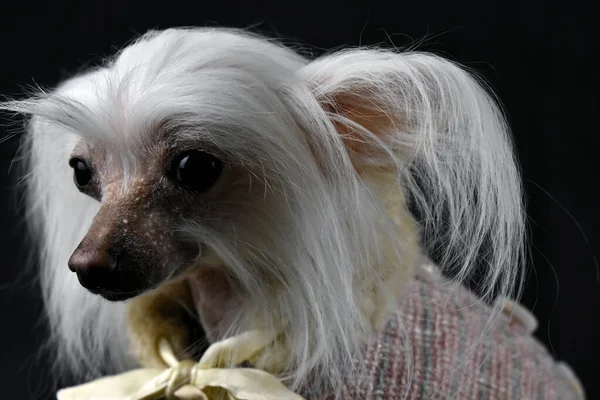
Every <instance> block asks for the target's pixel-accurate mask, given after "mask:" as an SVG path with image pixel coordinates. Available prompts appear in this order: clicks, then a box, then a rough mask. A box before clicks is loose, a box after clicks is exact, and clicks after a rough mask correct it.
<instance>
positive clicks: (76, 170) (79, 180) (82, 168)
mask: <svg viewBox="0 0 600 400" xmlns="http://www.w3.org/2000/svg"><path fill="white" fill-rule="evenodd" d="M69 165H70V166H71V168H73V179H74V180H75V185H77V187H78V188H79V189H80V190H83V189H85V188H86V187H87V186H88V185H89V184H90V182H91V181H92V169H91V168H90V167H89V165H87V163H86V162H85V161H84V160H82V159H81V158H71V160H69Z"/></svg>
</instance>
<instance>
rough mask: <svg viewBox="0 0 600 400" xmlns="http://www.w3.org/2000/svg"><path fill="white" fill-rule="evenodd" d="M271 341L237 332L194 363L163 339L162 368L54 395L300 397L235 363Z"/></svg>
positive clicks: (104, 399) (148, 399) (182, 399)
mask: <svg viewBox="0 0 600 400" xmlns="http://www.w3.org/2000/svg"><path fill="white" fill-rule="evenodd" d="M270 343H271V340H270V339H268V336H267V335H266V334H264V333H263V332H260V331H251V332H246V333H243V334H241V335H239V336H235V337H232V338H229V339H226V340H223V341H221V342H217V343H215V344H213V345H212V346H210V347H209V348H208V350H207V351H206V352H205V353H204V355H203V356H202V358H201V359H200V361H199V362H198V363H195V362H194V361H191V360H184V361H179V360H177V358H176V357H175V354H174V352H173V350H172V348H171V346H170V345H169V343H168V342H167V341H166V340H161V341H160V342H159V354H160V356H161V357H162V359H163V360H164V362H165V363H166V364H167V365H168V366H169V368H167V369H165V370H160V369H152V368H141V369H136V370H133V371H129V372H126V373H123V374H121V375H115V376H110V377H107V378H102V379H98V380H96V381H93V382H90V383H87V384H84V385H80V386H75V387H71V388H67V389H63V390H60V391H59V392H58V394H57V398H58V400H158V399H167V400H217V399H219V400H220V399H227V400H304V399H303V398H302V397H301V396H299V395H297V394H295V393H293V392H292V391H290V390H289V389H288V388H286V387H285V386H284V385H283V384H282V383H281V382H280V381H279V380H278V379H277V378H276V377H275V376H273V375H271V374H269V373H267V372H265V371H262V370H258V369H255V368H224V367H223V366H224V365H225V363H229V365H240V364H242V363H243V362H244V361H248V360H250V359H252V358H253V357H254V356H256V355H257V354H258V353H259V352H261V351H262V350H263V349H264V348H265V347H266V346H267V345H269V344H270Z"/></svg>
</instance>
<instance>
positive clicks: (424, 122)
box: [302, 49, 525, 299]
mask: <svg viewBox="0 0 600 400" xmlns="http://www.w3.org/2000/svg"><path fill="white" fill-rule="evenodd" d="M302 74H303V76H305V79H306V80H307V81H308V82H309V83H310V84H311V86H312V89H313V92H314V93H315V96H316V97H317V99H318V100H319V101H320V102H321V103H323V104H326V105H327V106H329V109H330V110H331V111H330V112H329V115H330V118H331V119H332V120H333V121H335V122H336V123H338V124H341V125H346V126H349V127H352V128H353V129H352V130H353V132H354V134H355V135H354V137H351V138H350V140H354V141H357V142H359V143H360V145H359V146H355V148H356V147H358V148H363V149H366V151H364V152H363V154H359V156H358V158H359V162H363V163H375V164H387V165H395V166H396V167H397V170H398V172H399V173H400V175H399V176H400V180H399V183H400V184H401V185H402V186H404V187H405V189H406V190H407V194H408V195H409V196H410V198H411V200H412V205H413V206H414V207H415V209H416V210H417V211H418V212H417V214H418V216H419V221H418V222H419V223H420V225H421V228H422V234H423V238H424V243H423V244H424V246H426V248H427V249H428V250H429V251H430V252H435V255H436V258H437V259H438V260H440V261H439V262H440V265H441V266H442V268H445V269H446V272H447V273H448V275H450V276H452V277H453V278H454V279H455V281H456V282H465V281H467V280H470V279H473V274H474V272H476V269H477V267H478V266H479V267H481V266H483V271H484V273H483V276H482V279H481V281H480V282H481V283H480V286H479V288H478V289H479V293H480V295H482V297H483V298H484V299H492V298H494V297H495V296H497V295H500V294H503V295H514V296H518V295H519V293H520V286H521V281H522V279H523V274H522V266H523V265H522V263H523V260H524V239H525V221H524V206H523V199H522V187H521V180H520V173H519V170H518V167H517V162H516V159H515V153H514V150H513V145H512V139H511V136H510V131H509V128H508V126H507V123H506V121H505V118H504V115H503V113H502V110H501V108H500V105H499V103H498V102H497V100H496V99H495V97H494V96H493V94H492V93H491V91H490V90H489V89H488V88H487V87H486V86H485V85H484V84H483V82H482V81H480V80H479V79H477V78H476V76H475V75H474V74H471V73H469V72H467V71H466V70H465V69H464V68H462V67H460V66H459V65H457V64H455V63H453V62H451V61H449V60H446V59H443V58H440V57H438V56H435V55H432V54H427V53H419V52H406V53H398V52H393V51H385V50H377V49H359V50H348V51H342V52H337V53H334V54H332V55H329V56H326V57H323V58H321V59H318V60H316V61H315V62H313V63H311V64H309V65H308V66H307V67H305V68H304V70H303V71H302ZM477 272H478V273H479V270H478V271H477ZM515 289H516V292H515Z"/></svg>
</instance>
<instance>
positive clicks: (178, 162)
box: [170, 150, 223, 192]
mask: <svg viewBox="0 0 600 400" xmlns="http://www.w3.org/2000/svg"><path fill="white" fill-rule="evenodd" d="M222 171H223V165H222V163H221V161H220V160H219V159H218V158H216V157H215V156H213V155H212V154H209V153H206V152H204V151H198V150H194V151H187V152H185V153H182V154H180V155H179V156H177V157H175V159H174V160H173V164H172V165H171V171H170V175H171V176H172V178H173V179H175V180H176V181H177V182H178V183H179V184H180V185H182V186H185V187H186V188H189V189H193V190H196V191H199V192H205V191H207V190H208V189H210V188H211V187H213V185H214V184H215V183H216V182H217V180H219V177H220V176H221V172H222Z"/></svg>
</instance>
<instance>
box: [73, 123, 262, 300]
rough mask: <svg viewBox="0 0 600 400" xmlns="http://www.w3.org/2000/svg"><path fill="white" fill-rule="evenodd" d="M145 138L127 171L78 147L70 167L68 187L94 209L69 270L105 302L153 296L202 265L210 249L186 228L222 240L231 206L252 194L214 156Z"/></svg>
mask: <svg viewBox="0 0 600 400" xmlns="http://www.w3.org/2000/svg"><path fill="white" fill-rule="evenodd" d="M151 135H152V137H150V138H148V139H150V140H148V141H147V142H148V143H151V144H150V145H145V146H139V147H137V148H130V149H129V150H128V157H130V158H132V160H133V162H131V163H130V164H132V165H130V168H131V169H130V170H127V167H124V166H123V163H122V162H120V160H119V158H118V157H115V155H114V154H111V153H110V151H107V150H105V149H103V148H101V147H99V146H97V145H96V146H95V145H89V144H86V143H85V142H80V143H79V144H78V145H77V146H76V148H75V150H74V151H73V153H72V156H71V158H70V160H69V164H70V166H71V167H72V168H73V179H74V185H75V186H76V187H77V188H78V189H79V191H80V192H81V193H82V194H83V195H87V196H90V197H92V198H94V199H96V200H97V201H99V202H100V209H99V211H98V213H97V214H96V216H95V218H94V220H93V223H92V225H91V227H90V229H89V231H88V233H87V235H86V236H85V237H84V239H83V240H82V241H81V243H80V244H79V246H78V247H77V249H76V250H75V251H74V253H73V254H72V256H71V258H70V260H69V268H70V269H71V270H72V271H73V272H76V273H77V277H78V279H79V281H80V282H81V284H82V285H83V286H84V287H85V288H87V289H88V290H90V291H91V292H93V293H96V294H99V295H101V296H103V297H104V298H106V299H108V300H112V301H119V300H126V299H128V298H131V297H134V296H136V295H139V294H141V293H143V292H145V291H147V290H150V289H152V288H155V287H157V286H158V285H160V284H161V283H162V282H164V281H166V280H168V279H171V278H173V277H177V276H178V275H180V274H182V273H184V272H185V271H187V270H189V269H190V267H191V266H193V265H194V263H196V262H198V260H200V259H202V257H206V256H207V255H206V254H205V253H207V250H209V249H207V248H204V243H202V242H199V241H198V238H197V237H194V236H193V235H190V234H189V232H188V230H189V228H190V227H192V226H193V225H197V226H202V227H204V229H205V230H206V229H208V230H211V231H212V232H214V234H215V235H219V234H223V232H222V231H221V232H219V226H220V225H222V223H223V220H224V219H231V218H233V219H235V213H236V210H235V209H232V207H231V205H232V204H235V203H239V202H240V200H241V199H243V198H244V197H247V196H248V193H250V192H252V189H251V188H250V187H249V186H248V185H247V184H246V183H247V182H248V176H247V174H246V173H245V172H244V171H243V169H241V168H238V167H236V166H234V165H232V164H231V163H229V162H228V161H227V160H225V159H224V156H222V155H220V154H218V150H216V149H210V148H208V146H204V145H202V144H201V143H198V142H196V143H194V142H191V143H185V142H183V143H182V142H181V140H179V138H178V136H177V134H176V133H173V132H170V131H168V130H161V129H160V128H157V129H156V130H155V131H154V132H153V133H151ZM242 203H243V201H242ZM225 214H229V218H228V216H227V215H225ZM232 215H233V217H232Z"/></svg>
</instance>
